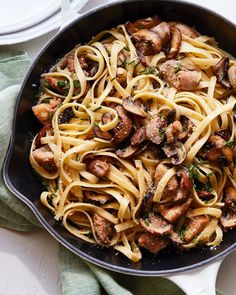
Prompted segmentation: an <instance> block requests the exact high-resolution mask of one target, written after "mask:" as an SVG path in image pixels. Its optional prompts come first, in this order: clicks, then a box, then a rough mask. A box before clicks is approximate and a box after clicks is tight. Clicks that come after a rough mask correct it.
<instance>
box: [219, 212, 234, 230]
mask: <svg viewBox="0 0 236 295" xmlns="http://www.w3.org/2000/svg"><path fill="white" fill-rule="evenodd" d="M220 222H221V224H222V226H223V228H224V229H225V230H228V229H232V228H235V227H236V213H235V212H224V213H223V214H222V215H221V217H220Z"/></svg>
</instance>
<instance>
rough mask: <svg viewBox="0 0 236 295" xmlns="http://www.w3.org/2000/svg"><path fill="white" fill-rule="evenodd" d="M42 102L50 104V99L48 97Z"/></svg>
mask: <svg viewBox="0 0 236 295" xmlns="http://www.w3.org/2000/svg"><path fill="white" fill-rule="evenodd" d="M42 102H43V103H50V98H48V97H47V98H44V99H43V100H42Z"/></svg>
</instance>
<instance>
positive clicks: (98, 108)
mask: <svg viewBox="0 0 236 295" xmlns="http://www.w3.org/2000/svg"><path fill="white" fill-rule="evenodd" d="M101 108H102V106H99V107H97V108H96V109H95V110H93V111H94V112H96V111H98V110H100V109H101Z"/></svg>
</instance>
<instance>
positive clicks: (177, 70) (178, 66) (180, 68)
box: [175, 63, 182, 73]
mask: <svg viewBox="0 0 236 295" xmlns="http://www.w3.org/2000/svg"><path fill="white" fill-rule="evenodd" d="M181 70H182V66H181V64H179V63H177V64H176V65H175V73H178V72H179V71H181Z"/></svg>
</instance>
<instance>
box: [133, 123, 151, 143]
mask: <svg viewBox="0 0 236 295" xmlns="http://www.w3.org/2000/svg"><path fill="white" fill-rule="evenodd" d="M146 139H147V137H146V128H145V126H142V127H140V128H139V129H137V130H136V131H135V132H134V134H133V135H132V137H131V139H130V142H131V145H132V146H136V145H139V144H141V143H143V142H144V141H145V140H146Z"/></svg>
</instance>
